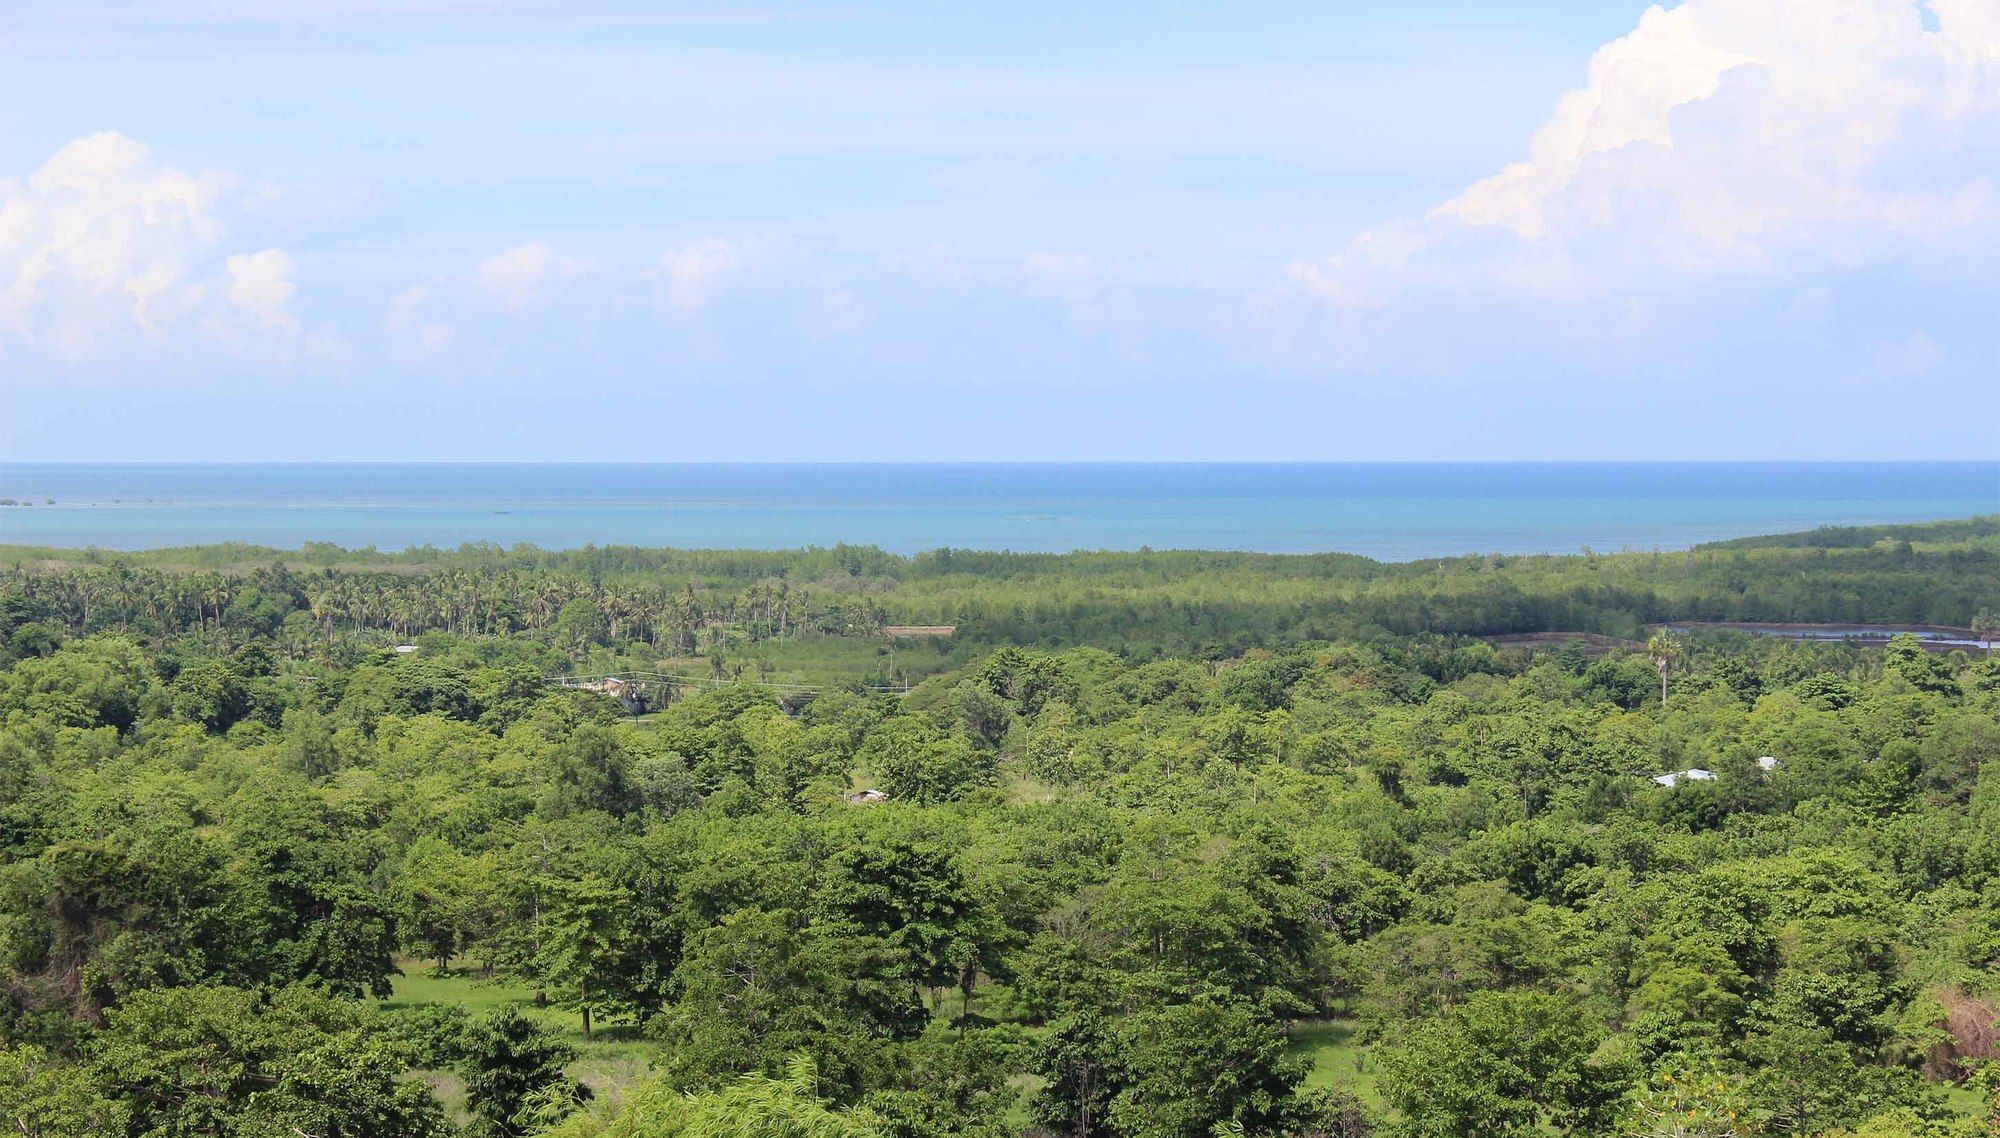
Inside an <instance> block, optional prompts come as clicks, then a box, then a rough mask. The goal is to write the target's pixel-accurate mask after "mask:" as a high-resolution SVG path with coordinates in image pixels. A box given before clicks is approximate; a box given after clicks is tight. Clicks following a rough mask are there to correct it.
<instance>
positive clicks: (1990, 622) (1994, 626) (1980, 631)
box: [1972, 612, 2000, 656]
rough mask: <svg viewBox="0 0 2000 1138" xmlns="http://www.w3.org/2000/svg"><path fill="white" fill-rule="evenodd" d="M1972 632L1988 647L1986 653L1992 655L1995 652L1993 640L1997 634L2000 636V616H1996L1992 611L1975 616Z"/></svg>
mask: <svg viewBox="0 0 2000 1138" xmlns="http://www.w3.org/2000/svg"><path fill="white" fill-rule="evenodd" d="M1972 634H1973V635H1974V636H1977V637H1978V638H1979V643H1980V644H1982V645H1984V646H1985V648H1986V654H1987V655H1988V656H1991V655H1992V654H1993V640H1994V638H1995V637H1996V636H2000V616H1995V615H1993V614H1992V613H1990V612H1983V613H1980V614H1979V615H1978V616H1975V617H1973V618H1972Z"/></svg>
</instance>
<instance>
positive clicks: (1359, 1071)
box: [1287, 1020, 1383, 1111]
mask: <svg viewBox="0 0 2000 1138" xmlns="http://www.w3.org/2000/svg"><path fill="white" fill-rule="evenodd" d="M1354 1033H1355V1025H1354V1023H1353V1022H1352V1021H1350V1020H1311V1021H1307V1022H1305V1023H1299V1024H1294V1025H1293V1026H1292V1028H1291V1030H1290V1031H1289V1032H1288V1033H1287V1034H1288V1035H1289V1036H1290V1038H1291V1045H1290V1050H1291V1053H1292V1054H1294V1055H1302V1056H1304V1057H1306V1058H1307V1059H1309V1060H1311V1061H1312V1073H1311V1074H1309V1075H1307V1076H1306V1081H1305V1086H1306V1087H1307V1088H1309V1089H1318V1088H1321V1087H1339V1088H1340V1089H1342V1090H1346V1091H1352V1092H1354V1093H1355V1094H1357V1095H1359V1096H1360V1097H1361V1101H1362V1102H1363V1103H1365V1104H1367V1106H1368V1108H1369V1109H1370V1110H1372V1111H1380V1110H1381V1109H1382V1107H1383V1102H1382V1091H1381V1088H1379V1087H1378V1086H1377V1085H1376V1079H1377V1075H1376V1073H1375V1062H1374V1056H1373V1055H1371V1054H1369V1052H1368V1049H1367V1048H1366V1047H1363V1046H1361V1045H1360V1044H1358V1043H1356V1042H1355V1041H1354Z"/></svg>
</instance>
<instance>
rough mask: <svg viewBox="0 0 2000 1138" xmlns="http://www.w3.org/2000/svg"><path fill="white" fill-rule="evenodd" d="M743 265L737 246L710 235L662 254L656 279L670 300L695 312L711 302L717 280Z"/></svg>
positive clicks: (676, 305)
mask: <svg viewBox="0 0 2000 1138" xmlns="http://www.w3.org/2000/svg"><path fill="white" fill-rule="evenodd" d="M741 267H742V258H741V257H739V256H738V255H737V252H736V246H734V245H732V244H730V243H729V242H727V241H724V240H723V239H721V238H720V237H711V238H708V239H707V240H704V241H696V242H694V243H693V244H691V245H688V246H685V247H683V248H680V249H675V250H671V251H669V252H668V253H667V254H665V255H664V256H662V257H661V258H660V268H659V272H658V273H657V274H656V279H657V280H658V281H659V282H660V284H661V286H662V287H663V288H664V289H665V290H666V298H667V303H668V304H671V305H673V306H674V307H675V308H678V309H681V310H682V311H686V312H692V311H694V310H695V309H697V308H701V307H703V306H705V305H706V304H707V303H708V299H709V294H710V292H712V291H713V290H714V288H715V286H716V284H717V283H718V282H720V281H721V280H722V279H723V278H724V277H727V276H729V275H730V274H731V273H734V272H735V271H736V270H737V269H739V268H741Z"/></svg>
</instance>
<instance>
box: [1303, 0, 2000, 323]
mask: <svg viewBox="0 0 2000 1138" xmlns="http://www.w3.org/2000/svg"><path fill="white" fill-rule="evenodd" d="M1928 7H1929V12H1930V19H1929V20H1928V21H1927V19H1926V16H1925V9H1924V6H1923V5H1920V4H1918V3H1915V2H1912V0H1685V2H1684V3H1682V4H1680V5H1679V6H1677V7H1673V8H1664V7H1655V8H1652V9H1650V10H1649V11H1647V12H1646V13H1645V15H1644V16H1643V17H1642V18H1641V20H1640V21H1639V26H1638V27H1637V29H1635V30H1634V31H1633V32H1632V33H1631V34H1630V35H1628V36H1626V37H1624V38H1622V39H1620V40H1618V41H1616V42H1614V43H1611V44H1609V45H1607V46H1605V47H1604V48H1603V49H1601V50H1600V51H1599V52H1598V53H1597V54H1596V56H1595V58H1594V59H1593V60H1592V61H1591V64H1590V70H1589V76H1588V82H1587V83H1586V84H1585V85H1584V86H1583V87H1581V88H1579V89H1578V90H1576V91H1573V92H1571V93H1570V94H1569V95H1567V96H1565V97H1564V98H1563V99H1562V101H1561V103H1560V104H1559V105H1558V106H1557V108H1556V110H1555V113H1554V114H1553V116H1552V117H1551V118H1550V119H1549V120H1548V122H1547V123H1546V124H1545V125H1543V126H1542V128H1541V129H1540V130H1539V131H1538V132H1537V133H1536V134H1535V136H1534V139H1533V141H1532V143H1531V145H1530V146H1529V149H1528V155H1527V157H1526V158H1525V159H1523V160H1522V161H1521V162H1519V163H1516V164H1514V165H1512V166H1510V167H1508V168H1506V169H1504V170H1502V171H1500V172H1498V173H1497V174H1495V175H1493V176H1492V177H1489V178H1486V179H1483V180H1481V181H1479V182H1478V183H1476V184H1474V185H1473V186H1471V187H1469V188H1468V189H1467V190H1465V192H1463V193H1462V194H1460V195H1459V196H1457V197H1455V198H1453V199H1451V200H1450V201H1447V202H1444V203H1443V204H1441V205H1440V206H1438V207H1437V208H1436V209H1434V210H1433V211H1431V212H1430V213H1429V214H1428V215H1427V216H1425V217H1422V218H1418V219H1412V220H1406V221H1401V222H1397V223H1393V224H1391V225H1387V226H1384V227H1382V228H1379V229H1377V230H1375V231H1373V232H1371V233H1368V234H1365V235H1363V236H1362V237H1361V238H1359V239H1358V240H1356V241H1355V242H1354V243H1352V244H1351V245H1350V246H1349V247H1348V248H1346V249H1344V250H1342V251H1341V252H1339V253H1338V254H1336V255H1334V256H1332V257H1330V258H1327V259H1324V260H1321V261H1316V262H1302V263H1299V264H1297V265H1295V266H1294V267H1293V272H1292V275H1293V277H1294V279H1295V280H1296V281H1298V282H1299V283H1300V284H1302V285H1303V286H1304V287H1305V288H1306V289H1308V290H1309V291H1311V292H1313V293H1316V294H1318V295H1320V296H1322V297H1325V298H1327V299H1330V300H1332V301H1334V302H1335V303H1337V304H1338V305H1340V306H1341V307H1343V308H1346V309H1350V310H1354V311H1357V312H1365V311H1367V310H1370V309H1374V308H1378V307H1380V306H1383V305H1386V304H1391V303H1394V302H1395V301H1396V300H1397V298H1398V297H1399V296H1400V295H1403V294H1406V293H1409V292H1413V291H1414V292H1423V291H1426V290H1430V291H1456V292H1460V293H1463V292H1465V291H1467V290H1477V291H1479V292H1481V293H1486V294H1492V293H1498V294H1503V295H1511V296H1524V297H1539V298H1542V299H1544V300H1548V299H1577V298H1584V297H1588V296H1589V295H1591V294H1592V293H1593V292H1595V291H1597V290H1602V289H1604V288H1606V287H1619V286H1624V285H1643V286H1644V287H1647V288H1657V287H1659V285H1660V283H1661V274H1665V275H1666V276H1667V277H1668V278H1671V279H1700V278H1705V277H1712V276H1714V275H1715V274H1736V275H1744V274H1749V275H1759V274H1762V275H1769V276H1779V277H1791V276H1797V275H1811V274H1814V273H1828V272H1836V271H1841V270H1846V269H1852V268H1855V267H1857V266H1865V265H1870V264H1878V263H1882V262H1885V261H1899V262H1900V261H1907V260H1909V259H1910V258H1912V257H1913V256H1937V257H1942V258H1947V259H1957V260H1958V261H1960V262H1967V261H1969V260H1970V259H1971V257H1972V255H1973V254H1974V253H1975V251H1976V250H1991V249H1992V248H1993V247H1994V245H1995V244H2000V242H1996V241H1995V238H1996V236H2000V197H1996V186H1995V178H1996V176H2000V0H1933V2H1932V3H1931V4H1930V5H1929V6H1928ZM1927 23H1928V24H1929V25H1930V26H1928V27H1927V26H1926V25H1927Z"/></svg>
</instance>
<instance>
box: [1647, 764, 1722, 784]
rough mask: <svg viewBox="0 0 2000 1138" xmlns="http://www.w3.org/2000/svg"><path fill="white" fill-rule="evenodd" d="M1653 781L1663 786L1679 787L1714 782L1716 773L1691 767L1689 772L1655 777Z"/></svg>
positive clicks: (1676, 772) (1677, 772) (1675, 772)
mask: <svg viewBox="0 0 2000 1138" xmlns="http://www.w3.org/2000/svg"><path fill="white" fill-rule="evenodd" d="M1653 781H1654V782H1657V783H1659V784H1660V785H1661V786H1679V785H1680V784H1681V783H1683V782H1714V781H1715V772H1714V771H1706V770H1703V769H1701V768H1700V767H1689V768H1688V769H1687V770H1684V771H1674V772H1673V773H1672V774H1660V775H1654V776H1653Z"/></svg>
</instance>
